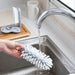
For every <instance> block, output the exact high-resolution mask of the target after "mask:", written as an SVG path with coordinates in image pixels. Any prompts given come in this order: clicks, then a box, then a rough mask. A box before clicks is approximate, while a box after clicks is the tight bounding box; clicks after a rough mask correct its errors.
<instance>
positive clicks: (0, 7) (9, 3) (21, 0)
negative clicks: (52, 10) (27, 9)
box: [0, 0, 49, 11]
mask: <svg viewBox="0 0 75 75" xmlns="http://www.w3.org/2000/svg"><path fill="white" fill-rule="evenodd" d="M27 1H28V0H0V11H4V10H7V9H10V8H11V7H13V6H16V7H19V6H20V5H21V6H24V4H26V2H27ZM38 1H39V3H40V7H41V8H42V9H43V10H46V9H48V3H49V0H38Z"/></svg>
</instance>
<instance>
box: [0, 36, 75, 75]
mask: <svg viewBox="0 0 75 75" xmlns="http://www.w3.org/2000/svg"><path fill="white" fill-rule="evenodd" d="M40 40H41V51H43V52H44V53H46V54H47V55H49V56H50V57H51V58H52V60H53V67H52V68H51V70H50V71H43V70H39V69H38V68H37V67H35V66H34V65H32V64H30V63H29V62H27V61H26V60H24V59H19V58H16V57H12V56H10V55H7V54H5V53H3V52H0V75H16V74H17V75H68V74H70V73H75V65H74V64H72V62H71V61H70V60H69V59H68V58H67V57H66V56H65V55H64V54H63V52H61V50H60V49H59V48H58V47H57V46H56V45H55V44H54V43H53V41H52V40H51V39H50V38H49V37H48V36H41V38H40ZM16 42H18V43H21V44H32V45H33V46H34V47H36V48H37V49H38V48H39V44H38V43H39V39H38V38H37V37H35V38H31V39H23V40H22V39H21V40H18V41H16Z"/></svg>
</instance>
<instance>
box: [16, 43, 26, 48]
mask: <svg viewBox="0 0 75 75" xmlns="http://www.w3.org/2000/svg"><path fill="white" fill-rule="evenodd" d="M15 47H16V48H17V49H20V48H23V49H24V48H25V46H24V45H22V44H19V43H15Z"/></svg>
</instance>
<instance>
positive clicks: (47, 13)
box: [37, 8, 75, 29]
mask: <svg viewBox="0 0 75 75" xmlns="http://www.w3.org/2000/svg"><path fill="white" fill-rule="evenodd" d="M51 15H64V16H67V17H69V18H71V19H72V20H73V21H74V22H75V16H74V15H73V14H71V13H70V12H68V11H67V10H65V9H57V8H56V9H51V10H47V11H45V12H44V13H43V14H42V15H41V16H40V17H39V19H38V21H37V25H38V29H40V28H41V24H42V22H43V21H44V19H45V18H46V17H48V16H51Z"/></svg>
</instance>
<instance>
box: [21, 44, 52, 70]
mask: <svg viewBox="0 0 75 75" xmlns="http://www.w3.org/2000/svg"><path fill="white" fill-rule="evenodd" d="M21 56H23V59H26V60H27V61H29V62H30V63H32V64H34V65H36V66H37V67H39V68H40V69H43V70H50V68H52V66H53V63H52V59H51V58H50V57H49V56H47V55H46V54H45V53H43V52H41V51H40V50H37V49H36V48H35V47H33V46H31V45H27V46H26V47H25V50H22V54H21Z"/></svg>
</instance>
